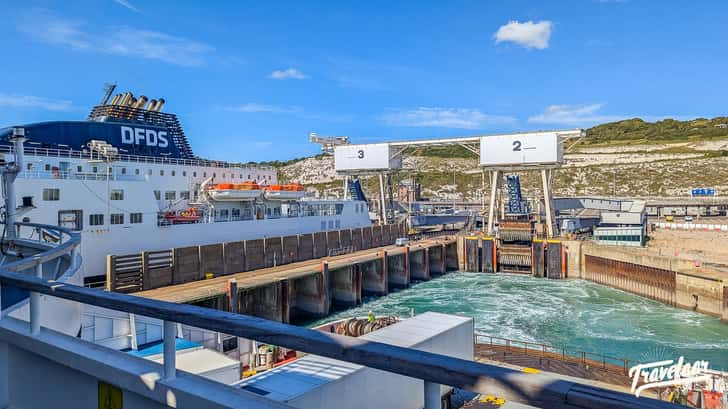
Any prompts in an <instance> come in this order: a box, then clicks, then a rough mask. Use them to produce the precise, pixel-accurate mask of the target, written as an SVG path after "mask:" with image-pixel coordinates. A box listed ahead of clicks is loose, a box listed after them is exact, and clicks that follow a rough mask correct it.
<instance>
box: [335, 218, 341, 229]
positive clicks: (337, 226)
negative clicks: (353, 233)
mask: <svg viewBox="0 0 728 409" xmlns="http://www.w3.org/2000/svg"><path fill="white" fill-rule="evenodd" d="M336 228H337V229H340V228H341V220H337V221H336Z"/></svg>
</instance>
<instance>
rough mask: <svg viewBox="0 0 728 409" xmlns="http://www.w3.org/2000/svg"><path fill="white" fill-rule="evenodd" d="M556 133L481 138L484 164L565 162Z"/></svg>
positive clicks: (505, 164)
mask: <svg viewBox="0 0 728 409" xmlns="http://www.w3.org/2000/svg"><path fill="white" fill-rule="evenodd" d="M563 158H564V150H563V146H562V145H561V144H560V143H559V136H558V135H557V134H556V133H555V132H538V133H523V134H513V135H494V136H485V137H482V138H480V165H481V166H507V165H551V164H559V163H562V162H563Z"/></svg>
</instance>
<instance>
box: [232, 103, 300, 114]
mask: <svg viewBox="0 0 728 409" xmlns="http://www.w3.org/2000/svg"><path fill="white" fill-rule="evenodd" d="M225 110H227V111H232V112H244V113H259V112H269V113H277V114H291V113H297V112H301V108H299V107H296V106H288V107H284V106H276V105H266V104H258V103H255V102H248V103H247V104H242V105H236V106H230V107H226V108H225Z"/></svg>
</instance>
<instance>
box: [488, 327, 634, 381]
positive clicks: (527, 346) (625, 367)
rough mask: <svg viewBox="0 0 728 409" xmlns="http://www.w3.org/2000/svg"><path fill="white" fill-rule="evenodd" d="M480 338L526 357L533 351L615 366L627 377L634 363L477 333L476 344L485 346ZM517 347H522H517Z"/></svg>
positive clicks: (584, 362) (567, 359) (577, 350)
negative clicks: (631, 364)
mask: <svg viewBox="0 0 728 409" xmlns="http://www.w3.org/2000/svg"><path fill="white" fill-rule="evenodd" d="M480 338H487V339H488V340H489V342H488V343H487V344H489V345H505V346H506V348H507V350H508V351H513V352H523V353H524V355H528V351H529V350H531V351H538V352H540V353H541V356H545V355H546V353H547V352H548V353H551V354H554V355H553V356H551V357H550V358H555V359H558V355H561V360H562V361H568V362H572V361H575V360H576V361H578V362H579V363H581V364H583V365H586V364H589V363H600V362H601V363H602V368H603V369H612V368H611V367H610V366H608V365H613V366H616V367H619V368H620V369H621V370H622V371H623V373H624V374H625V375H627V374H628V373H629V368H630V362H633V361H632V360H630V359H626V358H619V357H614V356H611V355H607V354H602V353H598V352H591V351H583V350H580V349H573V348H569V347H567V346H565V345H564V346H562V347H555V346H553V345H550V344H544V343H540V342H531V341H521V340H516V339H510V338H503V337H497V336H493V335H488V334H482V333H478V332H476V333H475V343H476V344H480V345H484V344H483V343H481V342H479V341H480ZM493 341H501V342H493ZM514 344H515V345H514ZM516 345H522V347H516ZM511 348H512V349H511ZM589 357H595V358H597V359H591V358H589ZM613 362H618V363H619V364H618V365H615V364H614V363H613Z"/></svg>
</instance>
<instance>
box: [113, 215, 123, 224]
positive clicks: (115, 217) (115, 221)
mask: <svg viewBox="0 0 728 409" xmlns="http://www.w3.org/2000/svg"><path fill="white" fill-rule="evenodd" d="M111 224H124V213H111Z"/></svg>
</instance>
